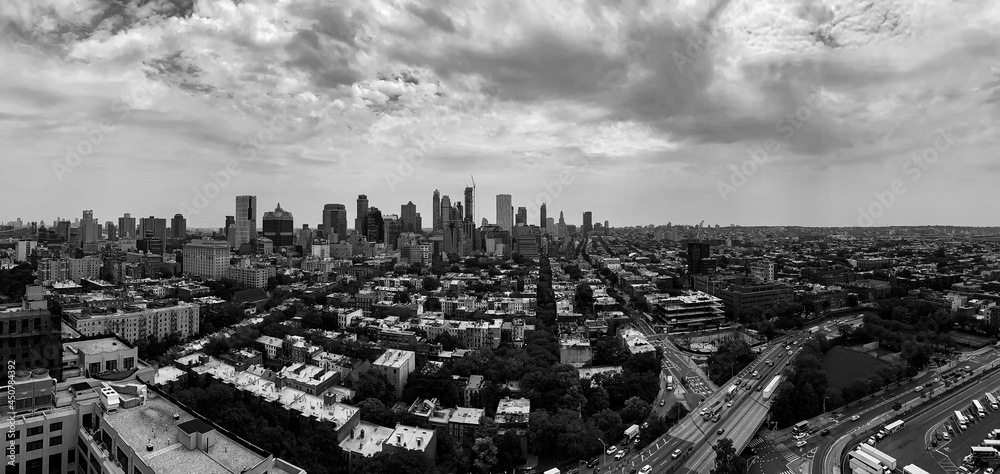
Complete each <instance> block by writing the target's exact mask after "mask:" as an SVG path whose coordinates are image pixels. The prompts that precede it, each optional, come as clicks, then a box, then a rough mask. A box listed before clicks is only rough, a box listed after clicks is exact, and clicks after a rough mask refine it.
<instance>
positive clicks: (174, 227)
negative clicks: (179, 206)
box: [170, 214, 187, 240]
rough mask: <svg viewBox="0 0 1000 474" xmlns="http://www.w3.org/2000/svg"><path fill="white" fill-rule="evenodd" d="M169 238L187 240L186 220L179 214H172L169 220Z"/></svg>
mask: <svg viewBox="0 0 1000 474" xmlns="http://www.w3.org/2000/svg"><path fill="white" fill-rule="evenodd" d="M170 238H172V239H174V240H184V239H185V238H187V219H185V218H184V216H182V215H180V214H174V218H173V219H170Z"/></svg>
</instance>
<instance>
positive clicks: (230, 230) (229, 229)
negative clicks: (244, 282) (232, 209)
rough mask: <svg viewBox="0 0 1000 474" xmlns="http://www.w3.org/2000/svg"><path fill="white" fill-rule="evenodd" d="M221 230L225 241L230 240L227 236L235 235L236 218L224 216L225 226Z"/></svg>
mask: <svg viewBox="0 0 1000 474" xmlns="http://www.w3.org/2000/svg"><path fill="white" fill-rule="evenodd" d="M222 230H223V231H224V232H225V234H226V240H232V237H230V236H229V234H233V236H235V235H236V216H226V226H225V227H223V228H222Z"/></svg>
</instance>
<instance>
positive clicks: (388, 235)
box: [382, 214, 403, 250]
mask: <svg viewBox="0 0 1000 474" xmlns="http://www.w3.org/2000/svg"><path fill="white" fill-rule="evenodd" d="M402 227H403V223H402V221H401V220H400V219H399V216H397V215H395V214H387V215H384V216H382V232H383V234H384V235H383V236H382V242H385V244H386V246H388V247H389V248H391V249H393V250H395V249H396V241H397V240H399V234H400V233H401V229H402Z"/></svg>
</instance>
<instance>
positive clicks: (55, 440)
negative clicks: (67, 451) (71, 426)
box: [49, 436, 62, 446]
mask: <svg viewBox="0 0 1000 474" xmlns="http://www.w3.org/2000/svg"><path fill="white" fill-rule="evenodd" d="M60 444H62V436H53V437H51V438H49V446H59V445H60Z"/></svg>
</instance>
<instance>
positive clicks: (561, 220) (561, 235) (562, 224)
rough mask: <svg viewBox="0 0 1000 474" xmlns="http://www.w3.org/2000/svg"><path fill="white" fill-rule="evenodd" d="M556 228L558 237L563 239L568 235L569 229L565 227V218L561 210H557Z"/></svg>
mask: <svg viewBox="0 0 1000 474" xmlns="http://www.w3.org/2000/svg"><path fill="white" fill-rule="evenodd" d="M557 230H558V235H559V238H560V239H565V238H566V237H567V236H568V235H569V229H567V228H566V218H565V217H564V216H563V211H559V227H558V228H557Z"/></svg>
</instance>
